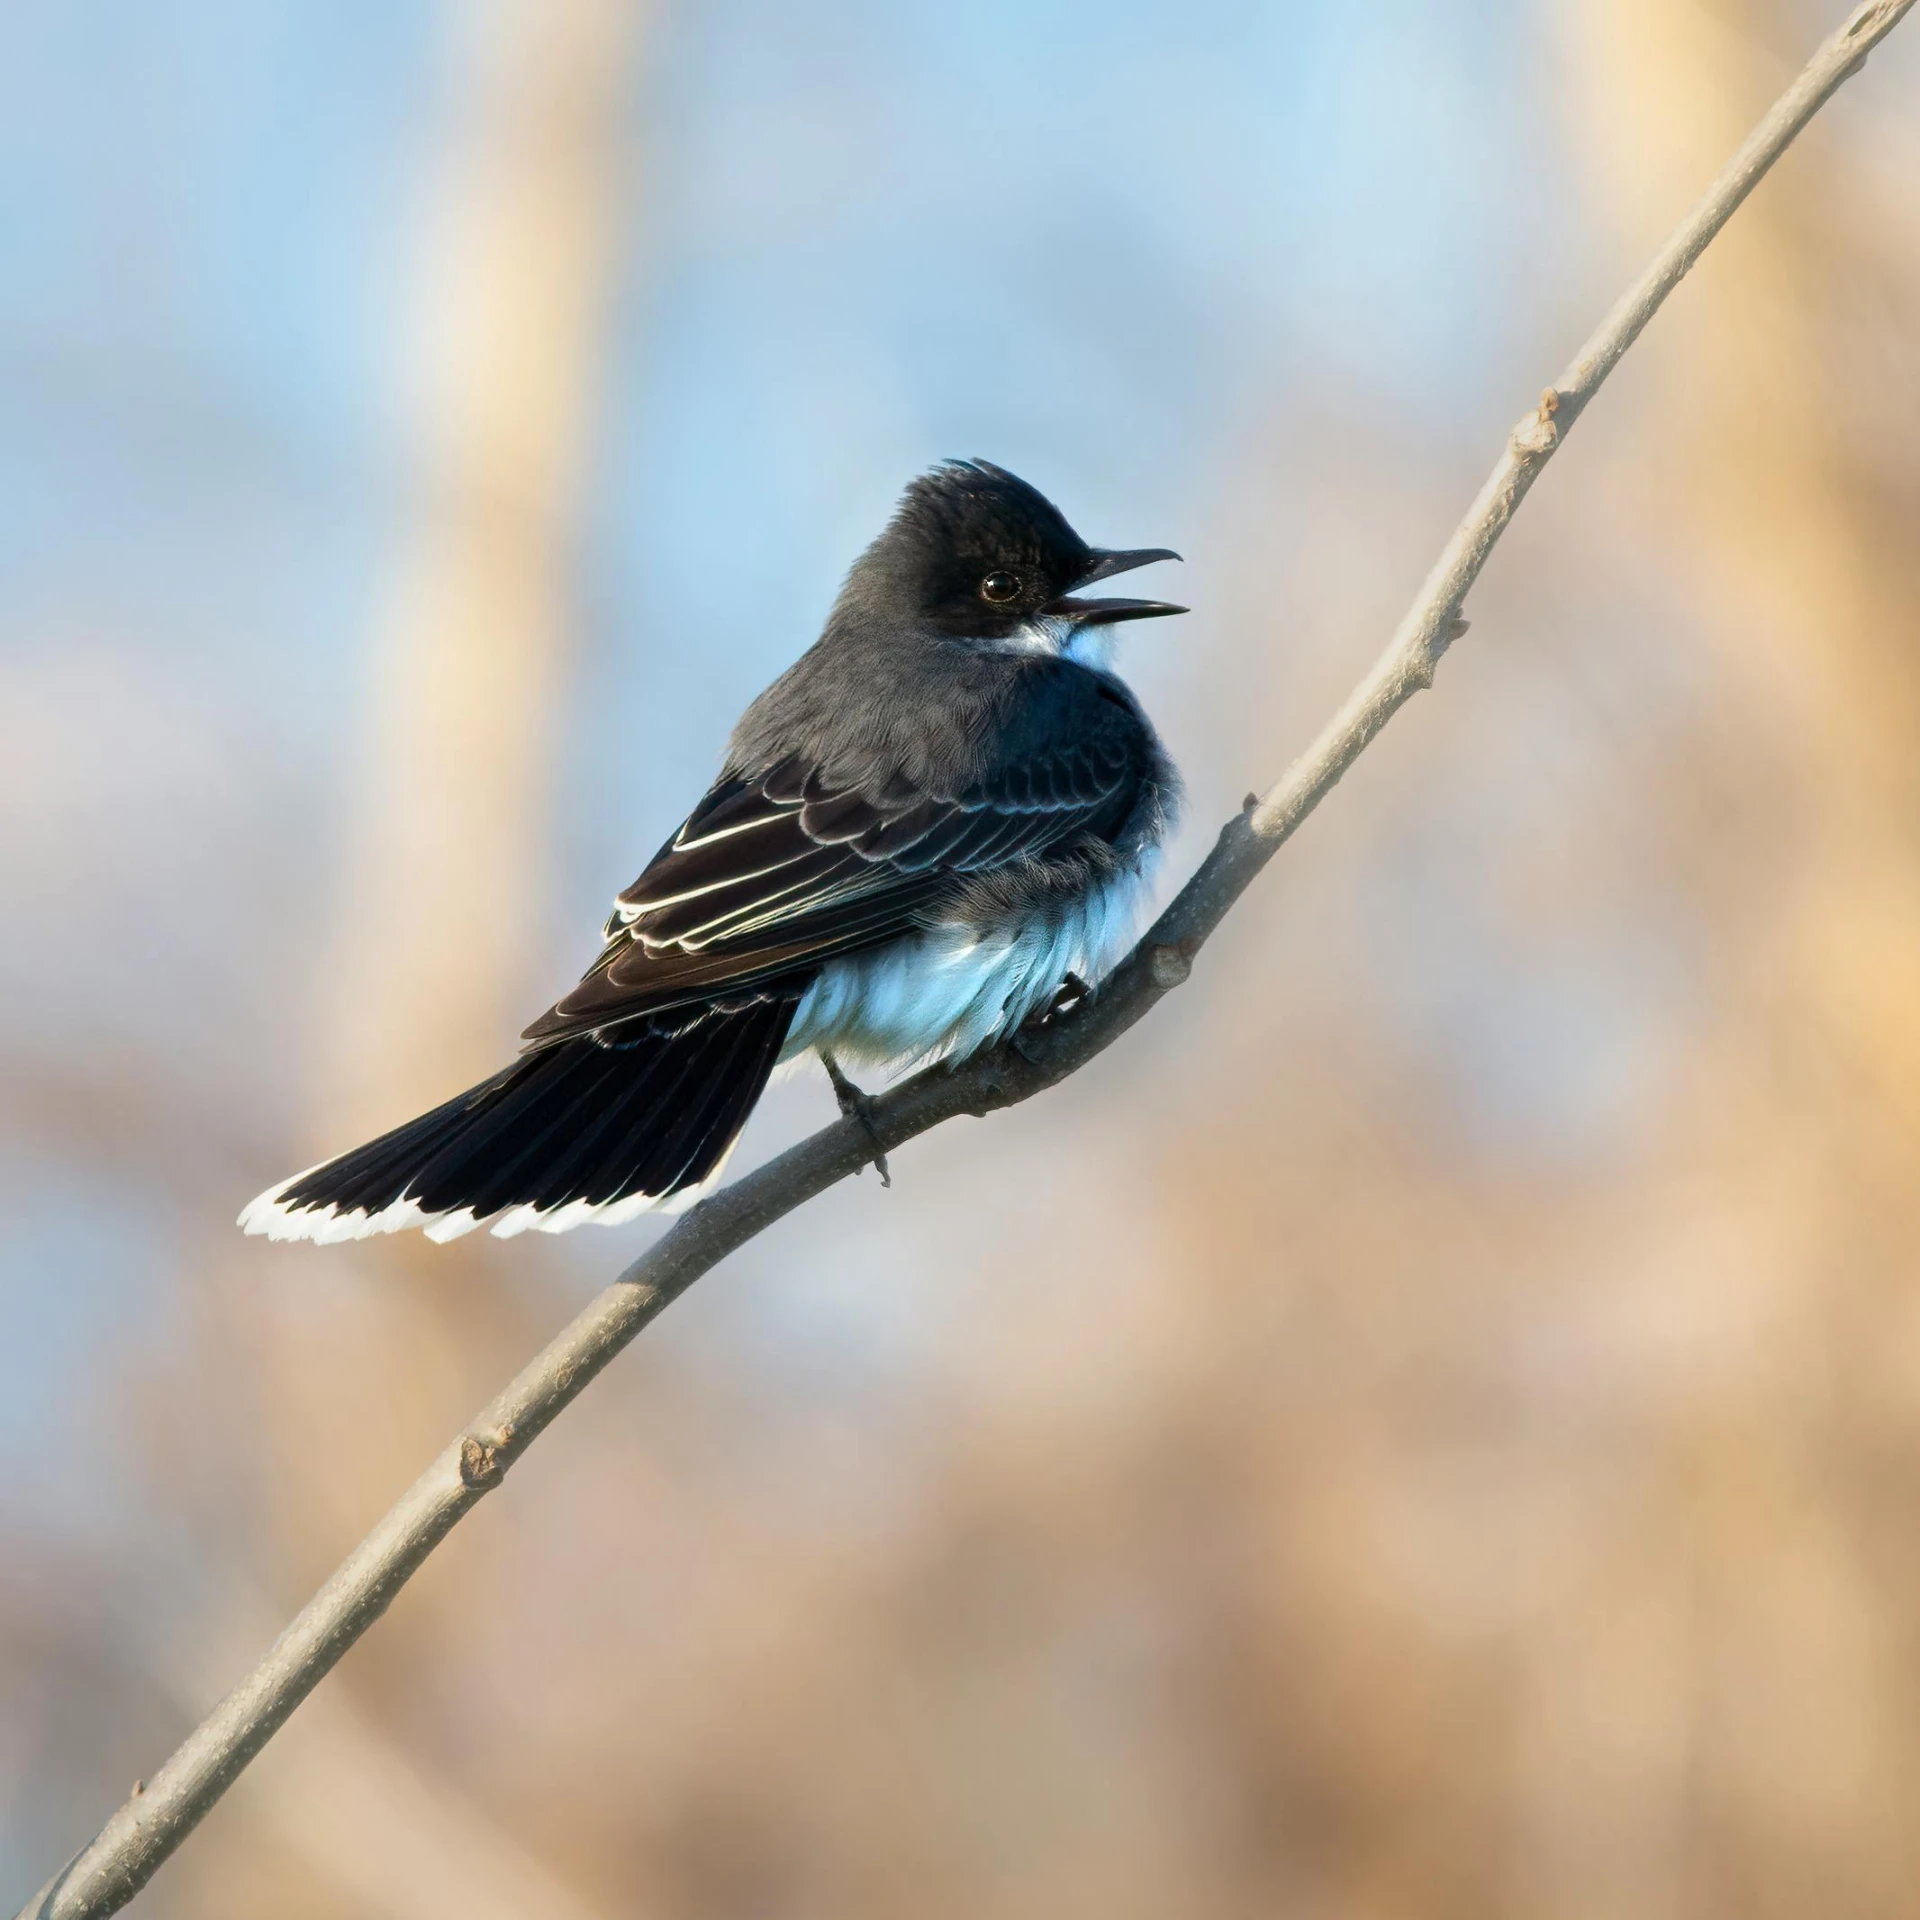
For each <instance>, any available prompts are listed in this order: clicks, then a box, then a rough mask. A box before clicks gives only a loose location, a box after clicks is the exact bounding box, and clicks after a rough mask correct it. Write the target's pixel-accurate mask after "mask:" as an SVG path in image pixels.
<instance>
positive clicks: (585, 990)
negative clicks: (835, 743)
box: [525, 707, 1150, 1047]
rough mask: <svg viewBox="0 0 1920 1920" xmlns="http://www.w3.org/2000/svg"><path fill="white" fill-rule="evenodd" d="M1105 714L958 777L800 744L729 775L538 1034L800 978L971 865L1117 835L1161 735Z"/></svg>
mask: <svg viewBox="0 0 1920 1920" xmlns="http://www.w3.org/2000/svg"><path fill="white" fill-rule="evenodd" d="M1109 716H1111V718H1110V720H1109V719H1108V717H1109ZM1101 718H1102V719H1103V720H1108V723H1107V724H1103V725H1096V726H1092V727H1087V726H1085V725H1082V726H1079V727H1077V728H1075V729H1074V730H1073V734H1072V740H1071V744H1065V743H1061V744H1050V743H1043V742H1036V743H1034V745H1033V747H1031V748H1030V749H1029V750H1027V751H1025V752H1022V753H1020V754H1018V755H1016V756H1009V757H1008V758H1007V759H1006V761H1005V763H1004V764H1001V765H998V766H995V767H993V768H991V769H990V770H989V771H988V772H987V773H986V774H985V775H984V776H983V777H982V778H980V779H978V780H976V781H974V782H973V783H971V784H970V785H968V786H967V787H965V788H964V789H963V790H961V791H959V792H954V793H942V792H938V791H934V790H931V789H930V787H929V786H928V785H926V784H923V783H919V782H916V781H913V780H911V779H909V778H907V777H906V776H905V775H904V774H902V773H900V772H898V771H893V772H889V773H887V774H885V775H881V776H872V775H869V776H868V777H866V778H864V779H861V780H859V781H858V782H854V781H849V780H844V779H843V780H835V779H834V778H833V777H831V776H830V775H829V774H827V773H825V772H824V771H822V770H821V769H820V768H818V767H816V766H811V765H809V764H808V763H807V762H806V761H805V760H804V759H803V758H801V757H798V756H795V757H793V758H789V759H787V760H785V761H783V762H781V763H780V764H779V765H777V766H775V767H773V768H771V769H768V770H767V771H765V772H764V773H760V774H757V775H746V774H733V775H729V776H727V777H724V778H722V779H721V780H720V781H719V782H718V783H717V784H716V785H715V786H714V787H713V788H712V790H711V791H710V792H709V793H708V794H707V796H706V798H705V799H704V800H702V801H701V803H700V805H699V806H698V807H697V808H696V809H695V810H694V812H693V813H692V814H691V815H690V816H689V817H688V819H687V821H686V823H685V824H684V825H683V826H682V827H681V828H680V830H679V832H678V833H676V834H675V835H674V837H673V838H672V840H670V841H669V842H668V843H667V845H666V846H664V847H663V848H662V849H661V850H660V852H659V853H658V854H657V855H656V856H655V858H654V860H653V862H652V863H651V864H650V865H649V866H648V868H647V870H646V871H645V872H644V873H643V874H642V875H641V876H640V878H639V879H638V880H636V881H635V882H634V883H633V885H632V886H630V887H629V888H628V889H627V890H626V891H625V892H624V893H623V894H621V895H620V897H619V901H618V904H617V906H616V908H615V910H614V913H613V916H612V918H610V919H609V920H608V922H607V925H606V928H605V936H606V940H607V945H606V948H605V950H604V951H603V952H602V953H601V955H600V958H599V959H598V960H597V961H596V962H595V964H594V966H593V967H592V968H591V969H590V970H589V971H588V973H587V975H586V977H585V978H584V979H583V980H582V981H581V982H580V984H579V985H578V986H577V987H576V988H574V990H573V991H572V992H571V993H570V994H568V995H567V996H566V998H565V999H563V1000H562V1001H560V1002H559V1004H558V1005H557V1006H555V1007H554V1008H552V1009H551V1010H550V1011H549V1012H548V1013H546V1014H544V1015H543V1016H542V1017H541V1018H540V1019H539V1020H536V1021H535V1022H534V1024H533V1025H532V1026H531V1027H529V1028H528V1029H527V1032H526V1036H525V1037H526V1039H527V1041H528V1042H529V1044H530V1045H532V1046H535V1047H538V1046H545V1045H551V1044H553V1043H554V1042H556V1041H558V1040H561V1039H564V1038H567V1037H568V1036H570V1035H574V1034H579V1033H583V1032H591V1031H598V1030H601V1029H604V1028H608V1027H614V1026H619V1025H621V1024H623V1023H626V1022H629V1021H636V1020H659V1019H666V1020H669V1021H670V1020H671V1018H672V1016H674V1015H675V1014H676V1012H678V1011H680V1010H686V1009H691V1008H694V1007H703V1006H707V1005H710V1004H712V1003H714V1002H715V1001H732V1000H735V999H736V998H737V999H738V1000H740V1001H741V1003H743V1004H744V1003H746V1002H748V1001H750V1000H752V999H754V998H757V997H760V996H763V995H784V994H791V993H792V992H793V991H794V990H795V987H796V984H797V983H803V982H804V981H805V980H806V979H808V978H810V977H811V975H812V974H814V973H815V972H817V971H818V970H819V968H820V967H821V966H822V965H823V964H824V963H825V962H827V961H828V960H831V959H834V958H836V957H839V956H841V955H845V954H850V953H855V952H858V951H860V950H862V949H864V948H868V947H873V946H878V945H880V944H882V943H883V942H885V941H888V940H891V939H894V938H897V937H898V936H899V935H901V934H904V933H907V932H909V931H911V930H912V929H914V928H915V927H918V926H924V925H926V924H928V923H929V922H930V921H931V920H933V919H936V918H938V917H939V914H940V912H941V910H942V908H943V907H945V906H947V905H949V904H950V903H951V902H952V901H953V900H954V899H955V898H956V896H957V895H958V894H959V893H960V892H961V891H962V890H963V889H964V887H965V886H966V883H967V880H968V878H969V876H972V875H978V874H982V873H989V872H994V871H996V870H1000V869H1005V868H1009V867H1012V866H1015V865H1017V864H1018V863H1021V862H1026V861H1035V860H1041V861H1044V860H1046V859H1048V858H1050V857H1057V856H1059V855H1062V854H1066V853H1070V852H1072V851H1074V850H1075V849H1076V848H1080V847H1084V846H1085V845H1086V844H1087V843H1088V842H1089V841H1090V840H1091V841H1103V842H1104V841H1111V839H1112V838H1113V836H1114V835H1115V834H1116V833H1117V832H1118V831H1119V830H1120V828H1121V826H1122V825H1123V823H1124V822H1125V821H1126V820H1127V819H1128V818H1129V817H1130V816H1131V814H1132V812H1133V810H1134V808H1135V806H1136V804H1137V803H1138V799H1139V795H1140V790H1141V783H1142V781H1143V780H1144V779H1145V778H1146V773H1147V753H1148V751H1149V742H1150V736H1148V735H1147V734H1146V733H1145V729H1144V727H1143V726H1142V725H1141V723H1139V722H1138V720H1137V719H1135V718H1134V716H1133V714H1132V712H1131V710H1130V709H1126V708H1121V709H1119V710H1118V711H1116V710H1115V709H1114V708H1113V707H1107V708H1106V710H1105V712H1104V713H1103V714H1102V715H1101ZM1123 720H1124V722H1127V723H1130V724H1123V723H1122V722H1123Z"/></svg>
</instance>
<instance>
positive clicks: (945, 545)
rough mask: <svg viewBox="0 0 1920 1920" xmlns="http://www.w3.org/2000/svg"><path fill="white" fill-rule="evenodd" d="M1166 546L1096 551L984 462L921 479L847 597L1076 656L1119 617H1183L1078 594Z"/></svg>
mask: <svg viewBox="0 0 1920 1920" xmlns="http://www.w3.org/2000/svg"><path fill="white" fill-rule="evenodd" d="M1179 557H1180V556H1179V555H1178V554H1177V553H1174V552H1173V551H1171V550H1170V549H1169V548H1166V547H1140V548H1135V549H1132V550H1130V551H1125V552H1111V551H1108V550H1106V549H1104V548H1101V547H1090V546H1088V545H1087V543H1086V542H1085V541H1084V540H1082V539H1081V538H1080V536H1079V535H1078V534H1077V533H1075V532H1074V530H1073V529H1072V528H1071V527H1070V526H1068V525H1067V522H1066V519H1065V517H1064V516H1063V515H1062V514H1061V512H1060V510H1059V508H1058V507H1056V506H1055V505H1054V504H1053V502H1052V501H1051V500H1049V499H1048V498H1047V497H1046V495H1045V494H1043V493H1041V492H1040V491H1039V490H1038V489H1037V488H1034V487H1030V486H1028V485H1027V483H1026V482H1025V481H1024V480H1020V479H1016V478H1015V476H1014V475H1012V474H1010V473H1008V472H1006V471H1005V470H1004V469H1003V468H1000V467H996V466H993V465H992V464H990V463H989V462H988V461H985V460H951V461H948V462H946V463H945V464H943V465H941V466H938V467H935V468H934V469H933V471H932V472H931V473H926V474H922V475H921V477H920V478H919V479H918V480H916V481H914V483H913V484H912V485H911V486H910V487H908V489H907V490H906V493H905V494H904V495H903V496H902V497H901V501H900V505H899V508H898V509H897V510H896V512H895V513H894V516H893V519H892V520H891V521H890V522H889V523H888V526H887V529H886V531H885V532H884V533H882V534H881V536H880V537H879V539H878V540H876V541H875V542H874V543H873V545H872V546H871V547H869V548H868V549H867V551H866V552H865V553H864V554H862V555H861V557H860V559H859V560H858V561H857V562H856V563H855V565H854V569H853V572H852V574H851V575H850V576H849V578H848V581H847V594H848V597H849V599H852V600H857V602H858V603H859V605H860V607H861V611H862V612H863V613H864V614H866V615H867V616H868V617H869V618H872V617H874V616H876V615H877V616H880V617H882V618H888V619H898V620H900V621H901V622H902V623H903V624H906V623H911V624H912V625H913V626H915V627H917V628H919V629H921V630H922V631H925V630H927V629H932V630H933V631H934V632H937V633H942V634H946V635H949V636H951V637H953V638H955V639H959V640H972V641H977V642H979V643H980V644H982V645H984V646H991V647H1005V648H1010V649H1014V650H1018V651H1023V652H1049V653H1071V652H1074V651H1075V650H1076V647H1077V645H1078V643H1080V642H1082V641H1084V640H1085V639H1087V638H1088V637H1090V636H1093V635H1096V634H1098V633H1100V632H1102V631H1103V630H1104V629H1106V628H1108V627H1111V626H1113V625H1114V624H1115V623H1116V622H1118V621H1122V620H1147V619H1152V618H1154V617H1156V616H1158V615H1160V614H1167V613H1185V612H1186V608H1185V607H1176V606H1173V605H1170V604H1169V603H1168V602H1167V601H1164V600H1124V599H1098V598H1083V597H1080V595H1079V591H1078V590H1079V589H1080V588H1082V587H1088V586H1092V585H1093V584H1094V582H1095V581H1099V580H1108V579H1111V578H1112V577H1113V576H1114V575H1115V574H1117V573H1126V572H1128V571H1129V570H1130V569H1131V568H1134V567H1144V566H1146V565H1148V564H1149V563H1150V562H1152V561H1155V560H1177V559H1179Z"/></svg>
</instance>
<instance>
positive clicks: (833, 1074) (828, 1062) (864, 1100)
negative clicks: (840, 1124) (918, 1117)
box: [820, 1052, 893, 1187]
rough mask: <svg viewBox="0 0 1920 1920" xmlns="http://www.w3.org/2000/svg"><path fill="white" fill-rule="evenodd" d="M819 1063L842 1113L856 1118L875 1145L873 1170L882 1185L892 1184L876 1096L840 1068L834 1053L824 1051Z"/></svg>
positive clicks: (854, 1120)
mask: <svg viewBox="0 0 1920 1920" xmlns="http://www.w3.org/2000/svg"><path fill="white" fill-rule="evenodd" d="M820 1064H821V1065H822V1066H823V1067H825V1068H826V1070H827V1078H828V1079H829V1080H831V1081H832V1082H833V1097H834V1099H836V1100H837V1101H838V1102H839V1103H840V1116H841V1118H842V1119H844V1120H851V1121H853V1122H854V1123H855V1124H856V1125H857V1126H858V1127H859V1128H860V1130H861V1132H863V1133H864V1134H865V1135H866V1136H867V1138H868V1140H869V1141H871V1142H872V1144H873V1170H874V1172H875V1173H877V1174H878V1175H879V1176H880V1184H881V1185H882V1186H883V1187H890V1186H892V1185H893V1175H892V1174H891V1173H890V1172H889V1171H888V1170H887V1155H886V1149H885V1148H884V1147H882V1146H881V1144H880V1134H879V1131H878V1129H877V1128H876V1127H875V1126H874V1124H873V1116H874V1105H873V1097H872V1096H871V1095H870V1094H865V1093H862V1092H861V1091H860V1089H859V1088H858V1087H856V1086H855V1085H854V1084H853V1082H852V1081H851V1080H849V1079H848V1078H847V1076H846V1075H845V1074H844V1073H842V1072H841V1071H840V1063H839V1061H837V1060H836V1059H835V1058H834V1057H833V1055H832V1054H830V1053H825V1052H823V1053H822V1054H821V1056H820Z"/></svg>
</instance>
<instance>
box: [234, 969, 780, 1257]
mask: <svg viewBox="0 0 1920 1920" xmlns="http://www.w3.org/2000/svg"><path fill="white" fill-rule="evenodd" d="M795 1005H796V1002H795V1001H793V1000H791V999H783V1000H761V1001H754V1002H752V1003H750V1004H748V1005H746V1006H744V1007H737V1008H733V1009H727V1010H722V1009H718V1008H716V1009H713V1010H711V1011H709V1012H707V1013H705V1014H703V1015H701V1016H700V1017H699V1018H697V1019H696V1020H694V1021H693V1022H692V1024H690V1025H688V1026H686V1027H683V1028H682V1029H680V1030H679V1031H677V1032H659V1031H644V1030H637V1029H638V1023H636V1030H635V1031H633V1032H632V1033H631V1034H629V1033H628V1032H626V1031H624V1030H622V1029H619V1028H616V1029H614V1030H613V1032H612V1033H611V1034H609V1035H608V1036H607V1038H606V1040H604V1041H602V1040H599V1039H595V1038H592V1037H583V1038H581V1039H577V1040H566V1041H562V1042H561V1043H560V1044H559V1045H557V1046H552V1047H545V1048H542V1049H540V1050H539V1051H537V1052H534V1053H529V1054H526V1055H524V1056H523V1057H522V1058H521V1059H519V1060H518V1061H516V1062H515V1063H514V1064H513V1065H512V1066H511V1067H509V1068H507V1069H506V1071H505V1072H504V1073H498V1074H495V1075H494V1077H493V1078H492V1079H491V1080H483V1081H482V1082H481V1083H480V1085H479V1086H477V1087H473V1088H471V1089H469V1090H468V1091H467V1092H466V1093H463V1094H461V1095H459V1096H458V1097H457V1098H456V1099H452V1100H449V1101H448V1102H447V1103H446V1105H445V1106H441V1107H435V1108H434V1110H433V1111H432V1112H431V1113H424V1114H422V1115H421V1116H420V1118H419V1119H417V1120H410V1121H408V1122H407V1124H406V1125H405V1126H403V1127H396V1128H394V1130H393V1131H392V1132H391V1133H383V1134H382V1135H381V1136H380V1138H379V1139H377V1140H370V1141H369V1142H368V1143H367V1144H366V1145H365V1146H364V1147H356V1148H355V1149H354V1150H353V1151H352V1152H351V1153H343V1154H342V1155H341V1156H340V1157H339V1159H337V1160H329V1161H327V1162H326V1163H325V1164H324V1165H323V1166H318V1167H314V1168H312V1169H310V1170H309V1171H308V1172H306V1173H302V1174H296V1175H295V1176H294V1178H293V1179H291V1180H287V1181H283V1182H282V1183H281V1184H280V1185H279V1186H277V1187H273V1188H270V1189H269V1190H268V1191H267V1192H265V1193H263V1194H262V1195H261V1196H260V1197H259V1199H257V1200H255V1201H254V1202H253V1203H252V1204H251V1205H250V1206H249V1207H248V1208H247V1210H246V1211H245V1212H244V1213H243V1214H241V1216H240V1224H241V1225H242V1226H243V1227H245V1228H246V1230H247V1231H248V1232H249V1233H264V1234H266V1235H267V1236H268V1237H269V1238H271V1239H276V1240H354V1239H359V1238H361V1237H362V1236H364V1235H366V1234H372V1233H391V1232H393V1231H395V1230H396V1229H398V1228H401V1227H415V1226H422V1227H425V1228H426V1230H427V1233H428V1235H429V1237H430V1238H433V1239H437V1240H448V1239H452V1238H453V1237H454V1236H455V1235H456V1234H461V1233H465V1232H467V1231H468V1230H469V1229H470V1228H472V1227H475V1226H478V1225H479V1224H481V1223H482V1222H483V1221H487V1220H490V1219H493V1218H494V1216H495V1215H502V1216H504V1217H503V1218H500V1219H498V1220H495V1222H494V1231H495V1232H496V1233H501V1234H512V1233H519V1232H522V1231H524V1230H525V1229H526V1228H528V1227H541V1228H544V1229H546V1230H547V1231H549V1232H560V1231H562V1230H564V1229H565V1228H567V1227H572V1226H577V1225H579V1224H580V1223H581V1222H582V1221H585V1220H595V1219H598V1220H612V1219H620V1220H624V1219H628V1218H630V1217H631V1216H633V1215H634V1214H637V1213H643V1212H645V1211H646V1210H647V1209H648V1208H649V1207H657V1206H662V1205H666V1206H669V1207H672V1206H673V1205H675V1204H676V1202H677V1204H678V1205H683V1206H684V1205H686V1204H688V1203H689V1202H690V1201H691V1200H692V1199H695V1198H697V1197H698V1193H699V1190H701V1189H703V1188H704V1187H706V1186H707V1185H708V1184H710V1183H711V1182H712V1181H713V1180H715V1179H717V1178H718V1177H719V1174H720V1170H721V1168H722V1167H723V1166H724V1165H725V1163H726V1158H727V1155H728V1153H729V1152H730V1151H731V1150H732V1147H733V1143H734V1141H735V1140H736V1139H737V1138H738V1137H739V1134H740V1130H741V1128H742V1127H744V1126H745V1125H746V1123H747V1116H748V1115H749V1114H750V1113H751V1112H752V1111H753V1108H754V1103H755V1102H756V1101H757V1100H758V1099H759V1098H760V1095H761V1093H762V1092H763V1091H764V1090H765V1087H766V1084H767V1076H768V1075H769V1074H770V1073H771V1072H772V1071H773V1066H774V1062H775V1061H776V1060H777V1059H778V1058H779V1056H780V1049H781V1047H782V1045H783V1044H784V1043H785V1041H786V1037H787V1029H788V1027H789V1026H791V1025H792V1023H793V1011H794V1007H795Z"/></svg>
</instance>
